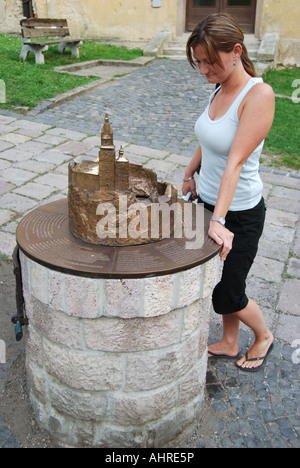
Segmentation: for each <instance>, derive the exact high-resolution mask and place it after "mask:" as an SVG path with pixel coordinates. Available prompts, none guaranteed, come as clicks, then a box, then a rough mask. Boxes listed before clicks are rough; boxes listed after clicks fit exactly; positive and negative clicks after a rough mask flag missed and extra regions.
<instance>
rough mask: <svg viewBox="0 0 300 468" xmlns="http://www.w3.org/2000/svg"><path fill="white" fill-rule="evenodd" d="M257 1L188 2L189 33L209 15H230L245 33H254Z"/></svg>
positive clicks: (208, 0)
mask: <svg viewBox="0 0 300 468" xmlns="http://www.w3.org/2000/svg"><path fill="white" fill-rule="evenodd" d="M256 3H257V0H187V22H186V28H187V31H192V30H193V29H194V28H195V27H196V26H197V24H198V23H200V21H201V20H202V19H203V18H204V17H205V16H207V15H210V14H213V13H228V14H230V15H232V16H234V17H235V18H236V19H237V21H238V22H239V24H240V25H241V28H242V30H243V32H244V33H247V34H249V33H250V34H252V33H254V27H255V14H256Z"/></svg>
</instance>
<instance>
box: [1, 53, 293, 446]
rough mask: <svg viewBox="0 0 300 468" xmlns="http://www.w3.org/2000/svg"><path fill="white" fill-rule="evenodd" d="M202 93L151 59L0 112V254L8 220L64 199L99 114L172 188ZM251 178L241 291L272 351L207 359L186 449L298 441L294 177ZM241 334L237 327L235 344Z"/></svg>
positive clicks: (12, 223)
mask: <svg viewBox="0 0 300 468" xmlns="http://www.w3.org/2000/svg"><path fill="white" fill-rule="evenodd" d="M209 92H210V89H209V87H207V86H205V84H203V81H202V80H201V79H200V78H199V76H198V75H196V74H194V73H193V72H191V71H190V70H189V69H188V68H187V66H186V65H185V64H183V63H182V62H176V61H166V60H157V61H155V62H152V63H151V64H150V65H148V66H147V67H144V68H143V69H140V70H138V71H135V72H134V73H132V74H131V75H130V78H129V77H128V76H127V77H123V78H120V79H118V80H116V81H115V82H111V83H109V84H106V85H104V86H103V87H101V88H99V89H97V90H93V91H91V92H90V93H88V94H86V95H84V96H79V97H78V98H77V99H75V100H73V101H71V102H68V103H64V104H63V105H61V106H60V107H59V108H55V109H52V110H47V111H46V112H44V113H42V114H40V115H38V116H35V117H34V116H30V117H29V116H28V117H21V118H20V116H17V115H15V114H14V115H12V114H11V113H5V112H3V113H0V142H3V143H4V146H2V149H1V146H0V171H1V172H0V253H1V254H5V255H7V256H8V257H9V256H10V255H11V253H12V250H13V248H14V246H15V229H16V226H17V223H18V222H19V221H20V219H21V218H22V217H23V216H24V215H26V213H28V211H30V210H32V209H34V208H36V207H37V206H38V205H39V204H41V203H48V202H49V201H52V200H54V199H59V198H61V197H65V196H66V194H67V183H68V181H67V167H68V163H69V161H72V160H75V159H76V158H80V160H81V159H82V158H83V159H84V158H85V157H86V158H94V157H96V155H97V153H98V149H99V134H100V129H101V125H102V121H103V116H104V113H105V112H109V114H110V117H111V122H112V126H113V129H114V132H115V140H118V144H117V149H118V147H119V145H120V144H122V145H123V147H124V148H125V156H126V155H127V156H128V158H129V160H130V161H131V162H135V163H139V164H143V165H145V166H146V167H153V168H155V169H156V170H157V172H158V174H159V177H161V178H162V179H163V180H168V181H170V182H172V183H174V184H175V185H176V186H177V187H178V188H179V189H180V187H181V183H182V178H183V174H184V170H185V166H186V164H187V162H188V160H189V158H190V157H191V156H192V155H193V151H194V150H195V149H196V147H197V142H196V141H195V138H194V134H193V125H194V122H195V120H196V119H197V117H198V115H199V114H200V113H201V111H202V110H203V109H204V107H205V105H206V103H207V97H208V95H209ZM78 115H81V116H82V117H83V118H80V119H79V118H77V117H76V116H78ZM22 137H23V138H22ZM24 137H25V138H26V140H24ZM6 144H9V145H10V147H9V148H7V146H6ZM24 145H26V146H24ZM20 147H21V149H20ZM78 155H79V156H78ZM76 160H78V159H76ZM261 177H262V179H263V182H264V185H265V189H264V195H265V199H266V204H267V207H268V210H267V218H266V224H265V230H264V233H263V236H262V239H261V243H260V247H259V252H258V256H257V258H256V260H255V262H254V265H253V268H252V269H251V272H250V275H249V281H248V285H247V291H248V294H249V295H250V296H251V297H253V299H254V300H256V301H257V302H258V303H259V304H260V305H261V307H262V310H263V312H264V314H265V316H266V321H267V323H268V325H269V326H270V327H271V329H272V332H273V333H274V335H275V350H274V352H273V353H272V355H271V356H270V359H269V361H268V366H267V367H266V368H265V370H264V371H262V372H259V373H257V374H253V375H252V374H250V375H248V374H245V373H242V372H241V371H240V370H239V369H237V368H236V367H235V365H234V363H233V362H232V361H222V362H221V361H216V360H212V361H210V363H209V372H208V381H207V395H206V412H205V411H204V415H203V418H202V420H201V421H199V428H198V429H197V431H196V432H195V434H194V436H193V437H192V439H191V440H190V441H189V442H188V445H187V446H190V447H223V448H225V447H276V448H277V447H289V448H291V447H298V448H299V446H300V441H299V427H300V418H299V404H300V399H299V396H300V395H299V365H300V363H299V360H298V358H297V354H296V351H297V346H298V347H299V340H300V312H299V307H300V273H299V263H300V227H299V226H300V222H299V217H300V177H299V173H285V172H282V171H276V170H275V169H271V168H264V167H262V168H261ZM220 334H221V322H220V318H219V317H218V316H216V315H215V314H212V316H211V331H210V342H213V341H215V340H216V339H219V338H220ZM0 339H1V330H0ZM251 341H252V336H251V335H250V334H249V332H248V330H247V329H246V328H245V327H244V326H242V328H241V339H240V348H241V351H245V350H246V348H247V347H248V346H250V345H251ZM295 343H298V345H295ZM2 376H3V378H2V381H3V379H4V378H5V372H4V373H2ZM0 388H1V366H0ZM0 418H1V415H0ZM208 421H209V424H210V425H211V426H210V429H209V427H208V423H207V422H208ZM7 423H8V421H5V422H3V421H2V425H1V419H0V447H4V446H5V444H8V445H9V444H10V443H14V442H13V441H14V438H13V434H11V433H10V431H9V430H8V428H7ZM1 437H2V438H1ZM15 443H16V444H17V443H18V442H17V441H15ZM185 446H186V445H185Z"/></svg>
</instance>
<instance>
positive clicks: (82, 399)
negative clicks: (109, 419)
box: [49, 381, 108, 423]
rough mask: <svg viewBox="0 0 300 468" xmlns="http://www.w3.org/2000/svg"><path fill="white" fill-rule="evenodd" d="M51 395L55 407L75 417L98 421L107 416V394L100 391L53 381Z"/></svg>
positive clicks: (50, 388) (50, 387)
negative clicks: (87, 390) (81, 389)
mask: <svg viewBox="0 0 300 468" xmlns="http://www.w3.org/2000/svg"><path fill="white" fill-rule="evenodd" d="M49 395H50V399H51V402H52V405H53V407H54V408H55V409H56V410H57V411H58V412H59V413H62V414H65V415H67V416H70V417H72V418H74V419H82V420H86V421H97V422H98V423H99V422H100V421H101V420H103V419H104V418H105V415H106V412H107V406H108V401H107V396H106V395H105V394H103V393H98V392H86V391H80V392H79V391H78V390H75V389H73V388H69V387H66V386H64V385H61V384H60V383H59V382H56V381H51V382H50V385H49Z"/></svg>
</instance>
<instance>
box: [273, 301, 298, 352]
mask: <svg viewBox="0 0 300 468" xmlns="http://www.w3.org/2000/svg"><path fill="white" fill-rule="evenodd" d="M298 309H299V308H298ZM298 315H300V314H298ZM276 338H277V339H278V340H283V341H285V342H287V343H289V344H290V345H291V344H292V343H293V342H294V341H295V340H299V338H300V317H299V316H295V315H280V317H279V320H278V323H277V327H276Z"/></svg>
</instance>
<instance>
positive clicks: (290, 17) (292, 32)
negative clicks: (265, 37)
mask: <svg viewBox="0 0 300 468" xmlns="http://www.w3.org/2000/svg"><path fill="white" fill-rule="evenodd" d="M264 33H278V34H280V37H281V38H282V39H286V38H290V39H300V2H299V0H264V1H263V8H262V18H261V34H260V35H262V34H264Z"/></svg>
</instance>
